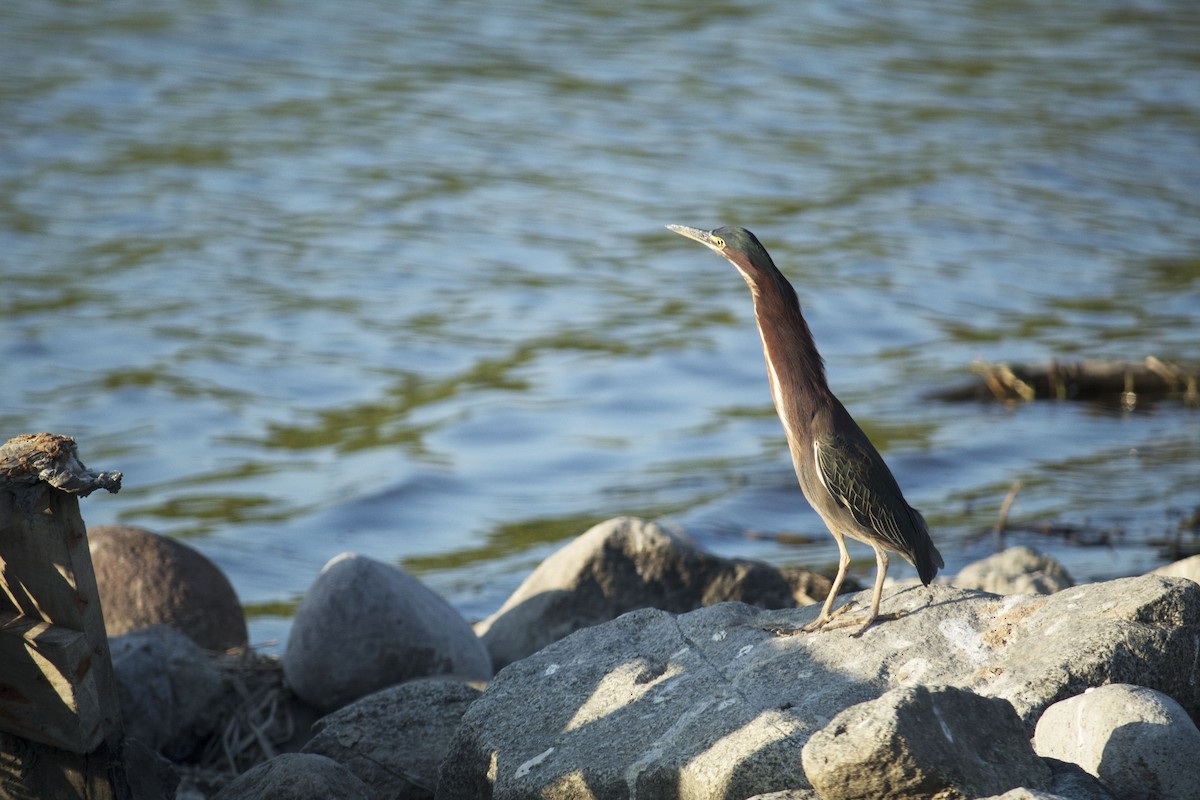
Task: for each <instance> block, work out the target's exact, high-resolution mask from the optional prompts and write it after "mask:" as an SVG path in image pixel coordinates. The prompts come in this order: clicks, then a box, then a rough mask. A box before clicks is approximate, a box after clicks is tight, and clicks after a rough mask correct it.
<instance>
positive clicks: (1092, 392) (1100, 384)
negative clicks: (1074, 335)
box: [929, 356, 1200, 408]
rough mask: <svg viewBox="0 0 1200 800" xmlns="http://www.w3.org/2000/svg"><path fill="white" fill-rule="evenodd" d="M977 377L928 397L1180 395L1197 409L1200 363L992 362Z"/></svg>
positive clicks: (1128, 403) (980, 366)
mask: <svg viewBox="0 0 1200 800" xmlns="http://www.w3.org/2000/svg"><path fill="white" fill-rule="evenodd" d="M971 371H972V372H974V373H976V375H978V376H979V377H978V379H977V380H974V381H971V382H970V383H967V384H963V385H960V386H955V387H951V388H949V389H942V390H939V391H936V392H933V393H931V394H930V395H929V397H930V399H933V400H943V401H947V402H962V401H972V400H974V401H980V400H983V401H987V400H1002V401H1006V402H1014V401H1030V400H1084V401H1091V402H1107V403H1116V404H1119V405H1120V406H1121V407H1123V408H1134V407H1135V406H1136V405H1137V404H1138V402H1139V401H1140V400H1158V399H1163V398H1167V397H1179V398H1180V399H1182V400H1183V401H1184V402H1186V403H1188V404H1189V405H1200V393H1198V392H1197V386H1198V385H1200V364H1177V363H1169V362H1166V361H1162V360H1161V359H1158V358H1155V357H1154V356H1149V357H1147V358H1146V359H1145V360H1144V361H1140V362H1135V361H1093V360H1085V361H1078V362H1072V363H1061V362H1058V361H1051V362H1049V363H1048V364H1045V365H1031V364H1011V365H1010V364H1004V363H998V364H993V363H989V362H986V361H978V362H976V363H975V364H974V365H972V367H971Z"/></svg>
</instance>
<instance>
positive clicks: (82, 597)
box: [0, 433, 129, 800]
mask: <svg viewBox="0 0 1200 800" xmlns="http://www.w3.org/2000/svg"><path fill="white" fill-rule="evenodd" d="M120 487H121V473H119V472H111V473H105V472H99V473H97V472H93V471H91V470H89V469H87V468H86V467H85V466H84V465H83V464H81V463H80V462H79V459H78V458H77V456H76V449H75V440H74V439H71V438H69V437H66V436H56V435H53V434H46V433H42V434H35V435H28V436H18V437H16V438H15V439H11V440H9V441H8V442H6V443H5V444H3V445H0V798H8V797H13V798H33V797H53V798H86V800H127V798H128V797H129V787H128V783H127V781H126V776H125V771H124V767H123V766H122V763H121V748H122V741H121V738H122V729H121V717H120V709H119V707H118V702H117V693H116V685H115V682H114V679H113V671H112V662H111V660H110V657H109V651H108V637H107V635H106V633H105V629H104V617H103V616H102V614H101V611H100V597H99V594H98V593H97V591H96V578H95V575H94V574H93V572H92V559H91V555H90V553H89V552H88V543H87V529H86V527H85V526H84V523H83V518H82V517H80V515H79V500H78V498H79V497H86V496H87V495H89V494H91V493H92V492H93V491H95V490H96V489H107V490H108V491H110V492H116V491H118V490H119V489H120Z"/></svg>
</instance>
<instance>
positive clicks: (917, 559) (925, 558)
mask: <svg viewBox="0 0 1200 800" xmlns="http://www.w3.org/2000/svg"><path fill="white" fill-rule="evenodd" d="M909 511H911V512H912V516H913V522H914V523H915V526H916V529H917V530H918V531H920V532H921V533H922V534H923V535H922V536H918V537H917V541H916V542H914V543H913V544H914V547H913V551H912V555H913V558H912V563H913V564H914V565H915V566H916V568H917V574H918V575H920V576H921V583H923V584H925V585H926V586H928V585H929V582H930V581H932V580H933V576H934V575H937V572H938V570H939V569H941V568H942V567H944V566H946V562H944V561H942V554H941V553H939V552H938V549H937V545H935V544H934V543H933V539H932V538H930V536H929V525H928V524H927V523H926V522H925V517H923V516H921V512H920V511H917V510H916V509H915V508H911V507H910V508H909Z"/></svg>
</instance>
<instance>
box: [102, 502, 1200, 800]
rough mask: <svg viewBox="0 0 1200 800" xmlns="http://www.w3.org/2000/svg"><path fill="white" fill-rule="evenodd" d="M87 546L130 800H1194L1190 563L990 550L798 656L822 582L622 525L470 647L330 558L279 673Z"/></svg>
mask: <svg viewBox="0 0 1200 800" xmlns="http://www.w3.org/2000/svg"><path fill="white" fill-rule="evenodd" d="M89 537H90V539H91V542H92V551H93V558H94V559H95V560H96V572H97V576H98V582H99V586H100V592H101V600H102V603H103V605H104V609H105V616H106V622H107V623H108V626H109V630H110V632H113V631H120V632H125V631H127V632H125V633H123V635H120V636H116V637H115V638H113V640H112V652H113V662H114V671H115V674H116V676H117V681H118V686H119V687H120V693H121V700H122V709H123V713H124V715H125V725H126V733H127V735H128V736H129V737H130V738H131V739H132V740H136V742H138V743H140V744H139V745H136V746H138V747H141V746H144V747H145V748H148V749H149V750H152V751H154V753H157V754H158V755H157V759H158V761H157V768H156V769H155V770H149V771H148V770H143V772H147V773H149V772H153V776H152V777H151V778H147V780H146V781H144V782H143V784H142V788H141V790H140V791H141V792H142V794H143V795H144V796H145V797H177V798H186V799H187V800H202V799H203V798H208V797H216V798H220V800H242V799H243V798H268V797H271V798H296V799H297V800H301V799H302V798H318V797H321V798H324V797H345V798H371V799H372V800H374V798H381V799H382V798H439V800H455V799H456V798H635V797H636V798H674V797H679V798H696V799H697V800H699V799H700V798H705V799H707V798H722V799H723V800H742V799H743V798H751V797H755V798H774V799H775V800H783V799H784V798H792V799H793V800H797V799H799V798H821V800H851V798H931V797H938V798H991V797H1003V798H1005V800H1019V798H1065V799H1066V800H1093V799H1098V798H1186V797H1200V776H1197V775H1196V774H1195V772H1194V771H1192V770H1191V768H1190V765H1191V764H1195V763H1200V730H1198V729H1197V727H1196V724H1195V722H1194V720H1195V719H1197V718H1198V716H1200V655H1198V654H1200V584H1197V583H1196V578H1197V577H1200V557H1196V558H1193V559H1188V560H1186V561H1184V562H1178V563H1177V564H1174V565H1169V566H1168V567H1166V568H1164V569H1163V570H1161V571H1160V572H1163V573H1166V574H1163V575H1157V574H1152V575H1147V576H1141V577H1134V578H1125V579H1120V580H1113V581H1106V582H1101V583H1094V584H1086V585H1082V586H1072V585H1071V580H1070V577H1069V576H1068V575H1067V574H1066V572H1065V571H1064V570H1063V569H1062V568H1061V566H1059V565H1058V564H1057V563H1056V562H1054V561H1053V560H1051V559H1047V558H1045V557H1042V556H1040V555H1038V554H1037V553H1035V552H1033V551H1031V550H1029V549H1028V548H1012V549H1010V550H1007V551H1004V552H1002V553H999V554H997V555H996V556H993V557H991V558H989V559H985V560H984V561H981V562H977V563H976V564H973V565H971V566H969V567H968V568H967V569H964V570H963V571H962V573H960V574H959V575H958V576H956V577H953V578H951V580H950V582H949V583H935V584H934V585H932V586H930V587H928V588H925V587H921V586H920V585H912V586H906V585H899V584H894V585H892V586H890V587H889V588H888V590H887V591H886V592H885V597H884V603H883V608H882V611H883V613H884V614H888V615H892V617H893V618H891V619H888V620H887V621H885V622H883V623H881V624H877V625H876V626H874V627H872V628H870V629H869V630H868V631H867V632H866V633H865V634H864V635H863V636H861V637H859V638H853V637H849V636H847V635H845V633H844V632H840V631H830V632H825V633H813V634H808V633H798V629H799V628H800V627H801V626H802V625H803V624H805V623H806V622H808V621H810V620H811V619H812V618H813V617H814V616H815V615H816V612H817V609H816V607H808V605H807V604H809V603H811V602H812V601H813V599H820V598H821V597H822V596H823V592H824V587H826V586H827V583H823V579H822V578H821V577H820V576H816V575H813V574H811V573H805V572H804V571H799V570H792V571H785V572H781V571H779V570H775V569H774V568H772V567H770V566H768V565H765V564H761V563H758V562H752V561H743V560H736V559H722V558H718V557H716V556H713V555H711V554H708V553H705V552H703V551H701V550H699V549H698V548H696V547H694V546H693V545H692V544H691V543H689V542H688V541H687V540H686V539H685V538H683V537H681V536H679V535H677V534H674V533H671V532H668V531H665V530H663V529H662V528H660V527H658V526H657V525H654V524H652V523H648V522H644V521H642V520H638V519H633V518H619V519H614V520H610V521H608V522H605V523H602V524H600V525H597V526H596V527H594V528H592V529H591V530H589V531H587V532H585V533H583V534H581V535H580V536H579V537H577V538H576V539H574V540H572V541H571V542H569V543H568V544H566V545H565V546H564V547H563V548H562V549H560V550H559V551H558V552H557V553H555V554H553V555H552V556H551V557H550V558H548V559H546V561H545V562H543V563H542V564H541V565H540V566H539V567H538V568H537V570H535V571H534V573H533V574H531V575H530V576H529V578H528V579H527V580H526V581H525V582H524V583H523V584H522V585H521V587H519V588H518V589H517V591H516V592H514V594H513V595H512V597H510V598H509V600H508V601H507V602H506V603H505V604H504V605H503V607H502V608H500V609H499V610H498V611H497V612H496V613H495V614H493V615H492V616H491V617H489V618H488V619H486V620H483V621H481V622H479V623H477V624H476V625H475V626H474V628H473V629H472V627H471V626H470V625H468V623H467V622H466V621H465V620H463V619H462V618H461V616H459V615H458V614H457V612H455V611H454V609H453V608H451V607H450V606H449V605H448V604H447V603H445V601H444V600H442V599H441V598H440V597H438V596H437V595H436V594H435V593H434V592H432V591H431V590H429V589H428V587H426V586H424V585H423V584H421V583H420V581H418V580H417V579H415V578H413V577H412V576H410V575H407V574H405V573H404V572H402V571H401V570H398V569H396V568H394V567H392V566H389V565H386V564H382V563H380V562H377V561H373V560H372V559H368V558H364V557H361V556H356V555H353V554H344V555H342V556H339V557H337V558H335V559H334V560H333V561H331V562H330V563H329V564H328V565H327V566H326V567H325V569H324V570H323V571H322V573H321V574H320V575H319V576H318V577H317V578H316V580H315V582H314V584H313V586H312V587H311V588H310V590H309V591H308V593H306V596H305V599H304V602H303V603H302V605H301V607H300V609H299V610H298V611H297V614H296V618H295V621H294V623H293V629H292V633H291V636H290V639H289V643H288V648H287V651H286V652H285V653H284V655H283V657H282V659H274V658H269V657H264V656H258V655H255V654H253V653H251V652H249V651H247V650H246V649H245V646H246V641H245V638H246V635H245V626H244V621H242V620H241V618H240V615H236V614H232V615H231V614H230V613H228V609H229V608H230V606H231V604H232V605H233V606H234V607H236V603H237V600H236V597H235V596H234V595H233V590H232V589H231V588H230V587H229V585H228V581H224V580H223V576H220V579H215V578H214V577H213V575H212V573H213V572H214V571H215V567H212V565H211V564H210V563H209V562H207V560H206V559H204V558H203V557H202V556H199V554H197V553H195V551H192V550H190V548H187V547H186V546H185V545H182V544H179V543H177V542H171V541H169V540H166V539H163V538H162V537H158V536H156V535H155V534H152V533H150V532H147V531H142V530H140V529H134V528H111V527H110V528H96V529H93V530H91V531H89ZM185 551H186V552H185ZM197 565H199V566H197ZM193 572H197V573H198V574H199V576H200V577H199V578H197V577H195V576H194V575H192V573H193ZM217 575H218V576H219V572H218V573H217ZM1176 576H1184V577H1176ZM163 582H169V585H170V586H171V587H172V588H171V590H170V591H167V592H164V591H163V590H162V587H161V586H158V588H157V589H155V586H156V585H158V584H160V583H163ZM200 583H202V584H203V588H197V585H198V584H200ZM155 591H157V594H155V593H154V592H155ZM143 595H145V597H143ZM859 597H860V599H865V598H862V596H859ZM147 598H150V599H147ZM206 609H207V610H209V611H211V610H213V609H222V611H221V612H220V613H205V610H206ZM214 619H223V620H225V622H224V623H223V626H218V627H223V628H224V630H214ZM189 637H191V638H189ZM197 640H202V641H201V642H200V643H197ZM214 642H218V643H220V645H219V646H220V647H222V648H227V649H226V651H225V652H217V651H216V650H215V649H209V650H204V649H202V647H201V644H203V645H204V646H206V647H209V648H213V647H214V645H213V643H214ZM493 673H495V674H493ZM238 773H241V774H240V775H238ZM235 775H236V777H235ZM180 779H182V780H180ZM176 784H178V786H176Z"/></svg>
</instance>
